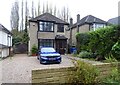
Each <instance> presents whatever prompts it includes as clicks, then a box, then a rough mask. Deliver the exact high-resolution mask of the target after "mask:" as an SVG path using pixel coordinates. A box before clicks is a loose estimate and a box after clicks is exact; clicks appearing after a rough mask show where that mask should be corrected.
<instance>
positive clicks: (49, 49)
mask: <svg viewBox="0 0 120 85" xmlns="http://www.w3.org/2000/svg"><path fill="white" fill-rule="evenodd" d="M41 52H55V50H54V49H53V48H41Z"/></svg>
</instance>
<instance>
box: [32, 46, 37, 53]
mask: <svg viewBox="0 0 120 85" xmlns="http://www.w3.org/2000/svg"><path fill="white" fill-rule="evenodd" d="M37 52H38V48H37V46H36V45H33V46H32V49H31V53H32V54H37Z"/></svg>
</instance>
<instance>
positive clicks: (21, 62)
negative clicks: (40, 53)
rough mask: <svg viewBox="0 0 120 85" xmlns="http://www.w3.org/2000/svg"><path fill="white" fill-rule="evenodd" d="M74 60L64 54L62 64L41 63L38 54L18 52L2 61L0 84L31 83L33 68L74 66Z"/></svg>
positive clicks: (0, 63)
mask: <svg viewBox="0 0 120 85" xmlns="http://www.w3.org/2000/svg"><path fill="white" fill-rule="evenodd" d="M73 66H74V64H73V63H72V60H71V59H69V56H68V55H62V62H61V63H60V64H48V65H43V64H40V62H39V60H37V57H36V56H32V57H31V56H30V57H29V56H28V55H26V54H16V55H14V56H13V57H8V58H6V59H4V60H1V61H0V76H1V77H0V84H1V83H31V71H32V69H50V68H63V67H73Z"/></svg>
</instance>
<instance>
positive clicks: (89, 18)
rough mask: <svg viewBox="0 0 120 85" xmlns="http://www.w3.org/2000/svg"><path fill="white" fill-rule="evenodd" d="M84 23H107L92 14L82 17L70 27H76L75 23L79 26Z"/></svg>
mask: <svg viewBox="0 0 120 85" xmlns="http://www.w3.org/2000/svg"><path fill="white" fill-rule="evenodd" d="M85 23H88V24H92V23H100V24H107V22H106V21H104V20H102V19H99V18H97V17H94V16H92V15H88V16H85V17H84V18H82V19H81V20H80V21H79V22H77V23H75V24H73V26H72V28H74V27H76V26H77V25H79V26H81V25H83V24H85Z"/></svg>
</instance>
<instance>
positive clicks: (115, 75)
mask: <svg viewBox="0 0 120 85" xmlns="http://www.w3.org/2000/svg"><path fill="white" fill-rule="evenodd" d="M101 83H109V84H110V83H111V84H115V85H119V84H120V73H119V71H118V68H117V67H114V68H112V70H111V71H110V73H109V75H108V76H106V77H105V78H103V79H101Z"/></svg>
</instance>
